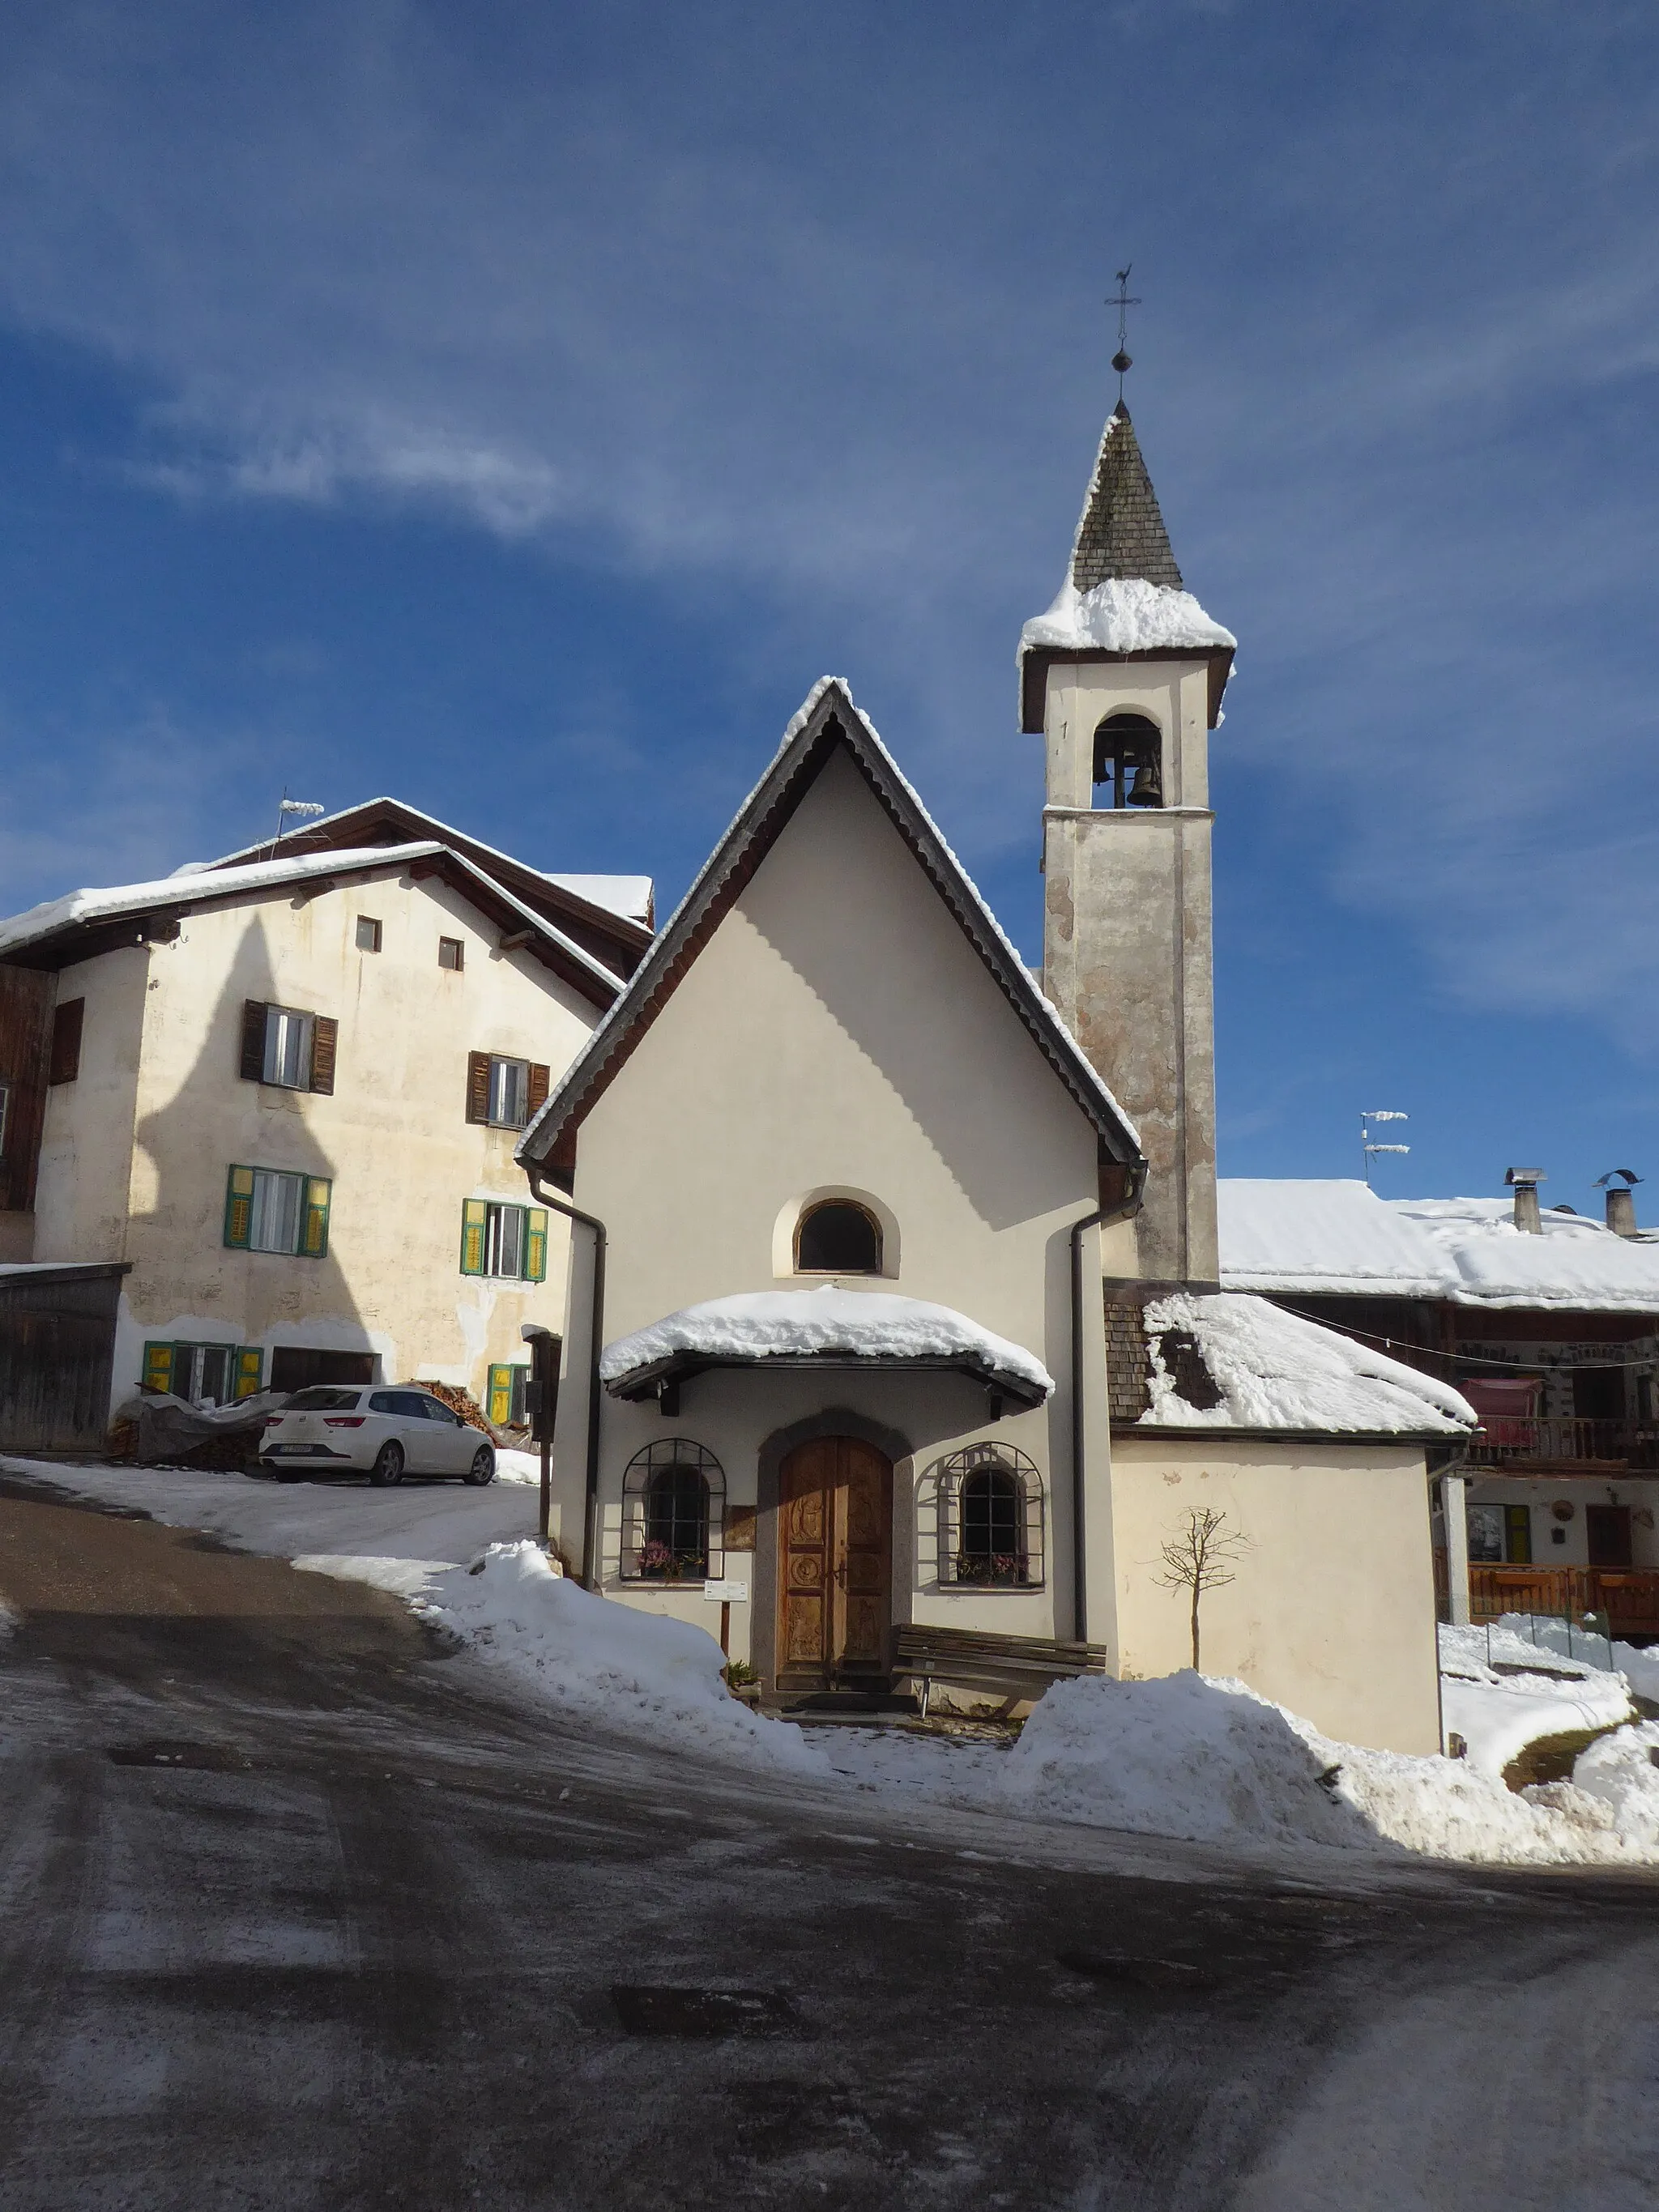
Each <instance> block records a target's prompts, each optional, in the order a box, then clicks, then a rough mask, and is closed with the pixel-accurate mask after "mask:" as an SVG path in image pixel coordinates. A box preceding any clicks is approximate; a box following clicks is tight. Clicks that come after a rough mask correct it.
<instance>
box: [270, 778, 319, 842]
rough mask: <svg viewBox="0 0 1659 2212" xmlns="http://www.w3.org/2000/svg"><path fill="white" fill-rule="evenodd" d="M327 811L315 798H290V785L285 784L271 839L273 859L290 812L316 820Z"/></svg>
mask: <svg viewBox="0 0 1659 2212" xmlns="http://www.w3.org/2000/svg"><path fill="white" fill-rule="evenodd" d="M327 811H328V809H327V807H325V806H324V805H319V802H318V801H317V800H316V799H290V798H289V795H288V786H287V785H286V784H284V785H283V796H282V799H281V800H280V801H279V803H278V805H277V808H276V836H274V837H273V838H272V839H271V841H270V857H271V859H272V860H275V859H276V848H277V846H278V845H279V844H280V843H281V842H282V836H283V829H284V828H285V827H286V825H287V822H288V817H289V815H290V814H294V815H297V816H298V817H300V818H301V821H307V822H308V821H313V820H314V819H315V817H317V816H318V815H319V814H326V813H327Z"/></svg>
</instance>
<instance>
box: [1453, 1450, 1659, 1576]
mask: <svg viewBox="0 0 1659 2212" xmlns="http://www.w3.org/2000/svg"><path fill="white" fill-rule="evenodd" d="M1558 1501H1559V1502H1560V1503H1561V1504H1570V1505H1571V1507H1572V1517H1571V1520H1568V1521H1559V1520H1557V1518H1556V1517H1555V1515H1554V1513H1553V1510H1552V1508H1553V1506H1554V1505H1555V1504H1557V1502H1558ZM1466 1502H1467V1504H1470V1505H1524V1506H1526V1507H1527V1508H1528V1511H1529V1513H1530V1516H1531V1526H1532V1558H1533V1564H1534V1565H1535V1566H1540V1567H1583V1566H1588V1565H1589V1522H1587V1521H1586V1520H1585V1518H1584V1508H1585V1507H1586V1506H1587V1505H1626V1506H1628V1507H1629V1508H1630V1516H1631V1527H1630V1537H1631V1565H1632V1566H1633V1567H1659V1476H1654V1477H1651V1478H1650V1479H1648V1480H1643V1479H1642V1478H1641V1477H1639V1476H1634V1477H1633V1476H1629V1475H1609V1476H1608V1477H1607V1478H1606V1479H1605V1480H1595V1479H1592V1478H1589V1477H1586V1476H1583V1475H1559V1474H1545V1475H1537V1476H1533V1477H1531V1478H1528V1477H1525V1476H1522V1475H1504V1476H1503V1477H1502V1478H1501V1479H1496V1478H1494V1479H1489V1480H1484V1481H1483V1480H1482V1479H1481V1476H1480V1471H1479V1470H1478V1469H1471V1470H1470V1471H1469V1478H1468V1492H1466ZM1558 1529H1559V1532H1560V1535H1561V1541H1560V1542H1559V1543H1557V1542H1556V1541H1554V1534H1555V1532H1556V1531H1557V1530H1558ZM1475 1564H1477V1565H1479V1564H1481V1563H1480V1562H1476V1563H1475Z"/></svg>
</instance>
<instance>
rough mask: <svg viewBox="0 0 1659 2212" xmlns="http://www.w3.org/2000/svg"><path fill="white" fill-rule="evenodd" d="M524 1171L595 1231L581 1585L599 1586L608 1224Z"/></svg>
mask: <svg viewBox="0 0 1659 2212" xmlns="http://www.w3.org/2000/svg"><path fill="white" fill-rule="evenodd" d="M525 1173H526V1175H527V1176H529V1178H530V1188H531V1189H532V1191H533V1192H534V1194H535V1195H536V1197H537V1199H538V1201H539V1202H540V1204H542V1205H543V1206H551V1207H552V1209H553V1211H554V1212H556V1213H562V1214H563V1215H564V1216H565V1217H566V1218H567V1219H568V1220H571V1221H579V1222H580V1224H581V1225H582V1227H583V1228H584V1229H587V1230H591V1231H592V1235H593V1300H592V1309H591V1311H592V1328H591V1332H590V1338H589V1344H588V1352H589V1360H588V1376H587V1490H586V1502H585V1504H584V1507H583V1510H582V1585H583V1587H584V1589H594V1588H595V1587H596V1584H595V1582H594V1573H595V1570H596V1567H597V1564H598V1553H599V1541H598V1539H599V1530H598V1526H597V1523H598V1520H599V1353H600V1352H601V1351H602V1350H603V1349H604V1347H605V1224H604V1222H602V1221H601V1220H600V1219H599V1217H598V1215H597V1214H592V1213H584V1212H582V1210H581V1208H580V1206H572V1205H571V1203H570V1201H569V1200H568V1199H564V1198H561V1197H560V1196H559V1195H558V1194H557V1192H556V1191H551V1190H544V1188H543V1187H542V1179H541V1173H540V1170H538V1169H537V1168H534V1167H532V1166H531V1165H530V1164H528V1163H527V1162H526V1166H525Z"/></svg>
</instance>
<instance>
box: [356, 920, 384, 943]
mask: <svg viewBox="0 0 1659 2212" xmlns="http://www.w3.org/2000/svg"><path fill="white" fill-rule="evenodd" d="M357 950H358V951H359V952H378V951H380V923H379V922H378V921H375V919H374V916H373V915H368V914H360V915H358V917H357Z"/></svg>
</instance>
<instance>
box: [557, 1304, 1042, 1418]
mask: <svg viewBox="0 0 1659 2212" xmlns="http://www.w3.org/2000/svg"><path fill="white" fill-rule="evenodd" d="M800 1360H810V1361H811V1364H813V1365H814V1366H835V1365H840V1364H848V1365H859V1366H866V1365H874V1366H882V1367H905V1368H918V1367H924V1368H939V1367H944V1368H953V1369H956V1370H959V1371H961V1372H963V1373H965V1374H969V1375H971V1376H974V1377H975V1379H976V1380H978V1381H980V1382H982V1383H985V1384H986V1385H987V1388H990V1389H995V1390H997V1391H999V1392H1001V1393H1003V1394H1006V1395H1007V1396H1009V1397H1012V1398H1013V1399H1014V1400H1015V1401H1017V1402H1018V1403H1019V1404H1021V1405H1024V1406H1040V1405H1041V1404H1042V1402H1043V1401H1044V1400H1045V1399H1046V1398H1048V1397H1049V1396H1050V1395H1052V1394H1053V1391H1054V1380H1053V1377H1052V1376H1050V1375H1049V1373H1048V1370H1047V1368H1045V1367H1044V1365H1043V1364H1042V1361H1041V1360H1040V1359H1038V1358H1036V1356H1035V1355H1034V1354H1033V1353H1031V1352H1027V1351H1026V1350H1025V1349H1024V1346H1021V1345H1018V1344H1011V1343H1010V1342H1009V1341H1008V1340H1007V1338H1006V1337H1001V1336H996V1335H994V1334H993V1333H992V1332H991V1331H990V1330H989V1329H988V1328H981V1326H980V1324H979V1323H978V1322H975V1321H970V1320H969V1318H968V1316H967V1315H966V1314H961V1313H957V1312H956V1311H955V1310H953V1309H952V1308H951V1307H950V1306H939V1305H932V1304H928V1303H927V1301H926V1300H924V1299H921V1298H902V1297H896V1296H895V1295H894V1294H893V1293H892V1292H890V1291H853V1290H843V1289H840V1288H837V1287H836V1285H832V1284H824V1285H820V1286H819V1287H818V1288H817V1289H816V1290H811V1291H751V1292H746V1293H742V1294H739V1295H738V1296H737V1297H725V1298H710V1299H708V1301H707V1302H706V1303H705V1304H701V1305H695V1306H686V1307H684V1308H683V1309H682V1310H681V1311H680V1312H678V1313H671V1314H668V1315H665V1316H664V1318H663V1319H662V1320H661V1321H655V1322H651V1324H650V1325H649V1327H648V1328H641V1329H635V1331H634V1333H633V1334H631V1335H629V1336H622V1337H618V1338H617V1340H616V1341H615V1342H614V1343H613V1344H608V1345H606V1346H605V1351H604V1352H603V1354H602V1355H601V1357H600V1359H599V1376H600V1379H601V1380H602V1381H603V1382H604V1383H605V1387H606V1389H608V1390H610V1392H611V1395H613V1396H615V1397H618V1398H647V1397H653V1396H655V1395H659V1393H660V1392H661V1390H662V1389H664V1388H665V1387H668V1386H671V1385H672V1384H674V1383H680V1382H683V1381H685V1380H687V1379H688V1378H689V1377H690V1376H692V1375H695V1374H700V1373H702V1372H703V1371H704V1370H707V1369H708V1368H710V1367H765V1366H774V1367H775V1366H784V1365H789V1364H793V1363H795V1362H798V1361H800Z"/></svg>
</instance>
